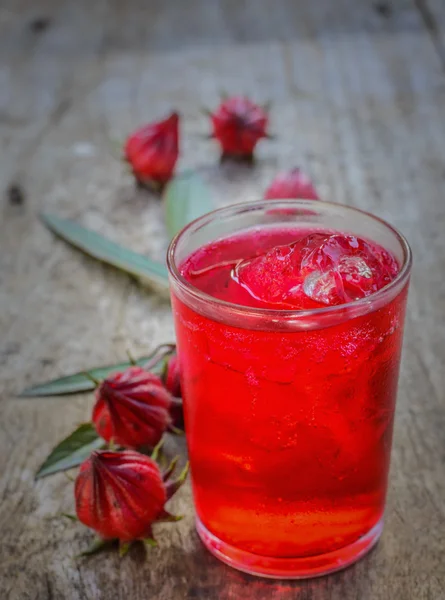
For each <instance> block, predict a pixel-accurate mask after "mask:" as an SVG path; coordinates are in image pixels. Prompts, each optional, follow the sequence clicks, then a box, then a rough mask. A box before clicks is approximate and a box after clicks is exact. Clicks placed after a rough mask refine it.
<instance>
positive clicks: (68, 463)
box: [36, 423, 105, 479]
mask: <svg viewBox="0 0 445 600" xmlns="http://www.w3.org/2000/svg"><path fill="white" fill-rule="evenodd" d="M104 446H105V441H104V440H103V439H102V438H100V437H99V436H98V435H97V433H96V430H95V429H94V427H93V425H92V424H91V423H83V424H82V425H80V426H79V427H78V428H77V429H76V430H75V431H73V433H72V434H71V435H69V436H68V437H67V438H65V439H64V440H63V441H62V442H60V444H57V446H56V447H55V448H54V449H53V450H52V451H51V453H50V455H49V456H48V458H47V459H46V460H45V462H44V463H43V465H42V466H41V467H40V469H39V470H38V471H37V473H36V479H39V478H40V477H45V476H46V475H51V474H52V473H57V472H59V471H66V470H68V469H72V468H73V467H77V466H78V465H80V463H82V462H83V461H84V460H85V459H87V458H88V456H89V455H90V454H91V452H92V451H93V450H98V449H99V448H103V447H104Z"/></svg>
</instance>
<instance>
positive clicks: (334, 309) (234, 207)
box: [167, 198, 412, 319]
mask: <svg viewBox="0 0 445 600" xmlns="http://www.w3.org/2000/svg"><path fill="white" fill-rule="evenodd" d="M295 203H298V206H299V207H312V208H314V203H316V204H317V206H320V205H322V206H326V207H327V208H329V207H334V208H335V209H338V208H340V209H341V210H344V211H346V212H353V213H356V214H357V215H363V216H365V217H368V218H371V219H373V220H374V221H377V222H379V223H381V224H382V225H384V226H385V227H386V228H387V229H389V230H390V231H391V232H392V233H393V234H394V235H395V237H396V238H397V240H398V242H399V243H400V246H401V247H402V250H403V263H402V265H401V268H400V271H399V272H398V273H397V275H396V277H395V278H394V279H393V280H392V281H391V282H390V283H388V284H387V285H385V286H384V287H382V288H381V289H380V290H377V291H376V292H374V293H372V294H370V295H369V296H365V297H364V298H360V299H359V300H353V301H352V302H347V303H345V304H336V305H334V306H326V307H323V308H311V309H303V310H302V309H285V310H283V309H278V308H261V307H252V306H244V305H243V304H236V303H234V302H228V301H227V300H221V299H219V298H215V297H214V296H211V295H210V294H207V293H206V292H203V291H202V290H200V289H199V288H197V287H196V286H194V285H193V284H192V283H190V282H189V281H188V280H187V279H186V278H185V277H183V276H182V275H181V273H180V271H179V267H178V265H177V264H176V261H175V256H174V254H175V250H176V247H177V245H178V242H179V240H180V239H181V238H182V236H183V235H185V234H187V233H188V232H189V231H190V230H192V229H194V228H196V227H197V226H200V225H205V224H206V223H207V222H209V221H211V220H213V219H214V218H218V217H219V216H224V215H226V214H230V213H233V212H237V211H239V210H241V209H251V210H254V209H261V208H263V207H269V208H271V207H272V208H274V209H275V208H276V207H277V208H278V206H280V205H282V206H283V207H284V208H286V207H292V206H295ZM215 239H218V238H215ZM411 265H412V252H411V248H410V245H409V244H408V241H407V239H406V238H405V236H404V235H403V234H402V233H401V232H400V231H399V230H398V229H397V228H396V227H394V226H393V225H391V224H390V223H388V222H387V221H385V219H382V218H380V217H377V216H376V215H374V214H373V213H370V212H368V211H365V210H362V209H360V208H355V207H352V206H347V205H345V204H338V203H336V202H325V201H324V200H303V199H298V198H294V199H291V198H289V199H281V198H279V199H267V200H264V199H262V200H253V201H250V200H249V201H245V202H238V203H236V204H230V205H228V206H224V207H222V208H217V209H215V210H212V211H210V212H208V213H205V214H204V215H202V216H201V217H198V218H197V219H195V220H194V221H191V222H190V223H188V224H187V225H186V226H185V227H183V228H182V229H181V230H180V231H178V233H177V234H176V235H175V236H174V238H173V239H172V240H171V242H170V244H169V246H168V250H167V267H168V271H169V273H170V275H171V276H172V278H173V280H174V281H175V282H176V283H177V284H178V285H179V286H180V287H181V288H182V289H183V290H184V291H186V293H188V294H190V295H191V296H193V297H194V299H196V300H198V301H201V302H205V303H207V304H211V305H213V306H220V307H221V308H223V309H226V310H232V311H234V312H236V313H238V314H249V315H252V316H253V315H255V316H257V317H269V318H272V319H305V318H308V317H309V318H311V317H317V316H327V315H329V314H335V313H339V312H342V311H345V310H349V309H350V310H353V311H354V312H355V309H357V310H360V309H363V310H364V311H365V312H367V311H366V308H369V309H372V305H373V304H374V302H375V301H378V300H381V299H382V298H384V297H385V296H388V295H390V294H391V292H392V290H393V289H394V288H396V287H397V286H399V285H400V284H401V282H402V281H403V280H405V279H407V278H408V276H409V274H410V271H411Z"/></svg>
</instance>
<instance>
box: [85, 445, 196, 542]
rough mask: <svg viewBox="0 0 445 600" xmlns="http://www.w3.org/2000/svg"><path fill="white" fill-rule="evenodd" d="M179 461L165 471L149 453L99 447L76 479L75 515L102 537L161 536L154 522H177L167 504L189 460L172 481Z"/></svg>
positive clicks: (149, 539) (150, 539) (147, 538)
mask: <svg viewBox="0 0 445 600" xmlns="http://www.w3.org/2000/svg"><path fill="white" fill-rule="evenodd" d="M175 465H176V461H173V462H172V465H171V466H170V467H169V468H168V469H167V471H166V472H165V473H164V474H163V473H162V472H161V470H160V468H159V466H158V465H157V463H156V462H155V461H154V460H153V459H152V458H150V457H148V456H146V455H144V454H140V453H139V452H135V451H132V450H124V451H122V452H113V451H110V450H96V451H94V452H92V454H91V456H90V457H89V458H88V459H87V460H85V461H84V462H83V463H82V464H81V466H80V471H79V474H78V475H77V478H76V481H75V489H74V495H75V505H76V514H77V517H78V519H79V521H81V522H82V523H83V524H84V525H86V526H87V527H90V528H91V529H93V530H94V531H95V532H96V533H97V534H98V535H99V536H100V537H101V538H102V539H103V540H114V539H117V540H119V542H120V544H121V546H123V545H125V544H128V543H129V542H133V541H136V540H144V541H146V542H147V543H149V544H151V545H155V544H156V541H155V539H154V535H153V529H152V526H153V524H154V523H158V522H162V521H171V522H174V521H178V520H180V519H181V517H178V516H175V515H172V514H170V513H169V512H168V511H167V510H166V509H165V503H166V502H167V501H168V500H169V499H170V498H171V497H172V496H173V494H174V493H175V492H176V491H177V490H178V489H179V488H180V487H181V485H182V484H183V483H184V481H185V479H186V477H187V471H188V465H186V467H185V469H184V470H183V471H182V473H181V474H180V476H179V477H178V478H177V479H175V480H172V479H171V477H172V474H173V471H174V468H175Z"/></svg>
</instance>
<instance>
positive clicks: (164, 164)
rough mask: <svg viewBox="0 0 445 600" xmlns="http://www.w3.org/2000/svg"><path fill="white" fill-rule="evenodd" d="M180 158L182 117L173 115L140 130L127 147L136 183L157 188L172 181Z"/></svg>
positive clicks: (127, 155) (125, 149) (132, 135)
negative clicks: (180, 122) (180, 123)
mask: <svg viewBox="0 0 445 600" xmlns="http://www.w3.org/2000/svg"><path fill="white" fill-rule="evenodd" d="M178 156H179V115H178V113H176V112H173V113H172V114H171V115H170V116H169V117H167V118H166V119H163V120H161V121H155V122H153V123H149V124H148V125H144V126H143V127H140V128H139V129H137V130H136V131H134V132H133V133H132V134H131V135H130V136H129V137H128V138H127V141H126V143H125V146H124V157H125V160H127V161H128V163H129V164H130V166H131V169H132V171H133V174H134V176H135V178H136V181H137V182H138V183H139V184H142V185H146V186H149V187H152V188H155V189H162V187H163V186H164V185H165V184H166V183H167V181H169V179H171V177H172V175H173V173H174V170H175V166H176V162H177V160H178Z"/></svg>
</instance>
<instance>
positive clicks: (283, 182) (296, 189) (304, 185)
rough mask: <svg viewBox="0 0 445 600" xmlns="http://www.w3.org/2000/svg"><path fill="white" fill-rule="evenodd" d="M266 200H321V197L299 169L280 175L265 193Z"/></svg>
mask: <svg viewBox="0 0 445 600" xmlns="http://www.w3.org/2000/svg"><path fill="white" fill-rule="evenodd" d="M264 198H265V199H266V200H278V199H294V198H296V199H300V200H319V199H320V197H319V195H318V193H317V191H316V189H315V187H314V184H313V183H312V181H311V180H310V179H309V177H308V176H307V175H306V174H305V173H303V172H302V171H301V170H300V169H299V168H297V167H295V168H293V169H290V170H289V171H283V172H281V173H278V175H277V176H276V177H275V179H274V180H273V181H272V183H271V184H270V185H269V187H268V188H267V189H266V191H265V193H264Z"/></svg>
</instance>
